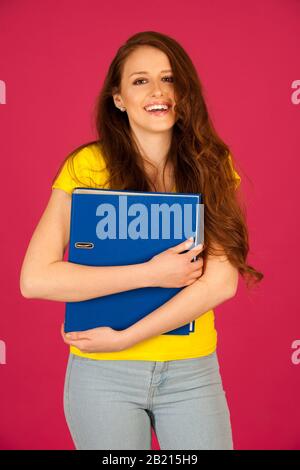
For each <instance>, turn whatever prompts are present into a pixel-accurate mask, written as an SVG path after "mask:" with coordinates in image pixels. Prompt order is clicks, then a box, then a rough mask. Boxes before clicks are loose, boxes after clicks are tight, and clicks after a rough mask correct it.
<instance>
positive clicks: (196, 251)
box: [185, 243, 203, 259]
mask: <svg viewBox="0 0 300 470" xmlns="http://www.w3.org/2000/svg"><path fill="white" fill-rule="evenodd" d="M202 250H203V243H200V244H199V245H196V246H194V248H192V249H191V250H189V251H188V252H187V253H185V256H186V257H187V258H188V259H192V258H194V257H195V256H197V255H198V254H199V253H200V252H201V251H202Z"/></svg>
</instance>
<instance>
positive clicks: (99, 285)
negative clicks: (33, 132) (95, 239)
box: [20, 189, 151, 302]
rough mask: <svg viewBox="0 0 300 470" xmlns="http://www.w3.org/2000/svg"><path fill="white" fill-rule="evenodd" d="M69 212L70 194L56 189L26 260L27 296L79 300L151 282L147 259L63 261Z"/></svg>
mask: <svg viewBox="0 0 300 470" xmlns="http://www.w3.org/2000/svg"><path fill="white" fill-rule="evenodd" d="M70 216H71V195H70V194H68V193H66V192H65V191H62V190H61V189H53V190H52V194H51V197H50V199H49V202H48V205H47V207H46V209H45V211H44V213H43V215H42V217H41V219H40V221H39V223H38V225H37V227H36V229H35V231H34V233H33V236H32V238H31V240H30V243H29V245H28V248H27V251H26V255H25V258H24V260H23V264H22V268H21V273H20V290H21V294H22V295H23V296H24V297H26V298H38V299H48V300H59V301H62V302H77V301H81V300H87V299H92V298H95V297H100V296H102V295H108V294H114V293H116V292H122V291H126V290H130V289H136V288H140V287H147V286H148V285H149V284H150V283H151V281H150V279H148V277H149V274H148V271H149V270H148V269H147V265H146V263H140V264H132V265H128V266H84V265H79V264H76V263H71V262H68V261H63V256H64V253H65V249H66V247H67V245H68V243H69V236H70Z"/></svg>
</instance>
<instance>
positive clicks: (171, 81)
mask: <svg viewBox="0 0 300 470" xmlns="http://www.w3.org/2000/svg"><path fill="white" fill-rule="evenodd" d="M163 78H168V79H171V80H170V83H173V82H174V77H173V76H172V75H170V76H168V77H163ZM144 80H147V79H146V78H139V79H137V80H135V81H134V82H133V85H137V84H138V82H142V81H144ZM168 81H169V80H168Z"/></svg>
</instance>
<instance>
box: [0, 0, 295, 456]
mask: <svg viewBox="0 0 300 470" xmlns="http://www.w3.org/2000/svg"><path fill="white" fill-rule="evenodd" d="M184 8H185V11H184V14H183V9H184ZM0 17H1V32H0V43H1V46H2V47H1V58H0V61H1V67H0V80H1V81H2V82H1V99H0V101H1V105H0V116H1V143H0V145H1V170H2V179H1V206H2V208H1V221H2V223H1V227H2V235H1V239H2V243H3V244H2V250H1V252H2V262H1V271H2V273H1V291H2V293H1V304H2V305H1V319H0V354H1V361H0V362H2V364H0V374H1V375H0V377H1V402H0V407H1V408H0V414H1V418H0V420H1V429H0V448H1V449H73V448H74V447H73V443H72V440H71V437H70V434H69V431H68V428H67V424H66V422H65V418H64V414H63V399H62V397H63V383H64V374H65V368H66V361H67V356H68V347H67V346H66V345H65V344H64V343H63V341H62V339H61V336H60V324H61V322H62V321H63V317H64V304H63V303H60V302H53V301H46V300H35V299H33V300H28V299H25V298H23V297H22V296H21V294H20V291H19V273H20V268H21V263H22V261H23V257H24V254H25V251H26V248H27V245H28V242H29V240H30V237H31V235H32V233H33V230H34V228H35V226H36V224H37V222H38V220H39V218H40V217H41V214H42V212H43V210H44V208H45V206H46V204H47V201H48V199H49V197H50V193H51V181H52V178H53V177H54V174H55V172H56V170H57V169H58V166H59V165H60V163H61V161H62V159H63V158H64V157H65V156H66V154H67V153H68V152H69V151H71V150H72V149H73V148H75V147H76V146H77V145H80V144H82V143H84V142H87V141H88V140H91V139H93V138H94V135H95V134H94V128H93V122H92V107H93V105H94V101H95V98H96V95H97V94H98V91H99V89H100V87H101V84H102V81H103V79H104V76H105V74H106V71H107V68H108V66H109V64H110V62H111V60H112V58H113V56H114V54H115V53H116V50H117V48H118V47H119V46H120V45H121V43H123V41H125V40H126V39H127V37H129V36H130V35H131V34H133V33H136V32H138V31H143V30H155V31H160V32H163V33H166V34H169V35H171V36H173V37H174V38H175V39H177V40H178V41H179V42H180V43H181V44H182V45H183V47H184V48H186V50H187V52H188V53H189V54H190V56H191V58H192V60H193V61H194V63H195V65H196V67H197V69H198V71H199V75H200V78H201V79H202V82H203V84H204V88H205V92H206V98H207V104H208V106H209V110H210V113H211V115H212V118H213V120H214V122H215V125H216V127H217V129H218V131H219V132H220V134H221V136H222V138H223V139H224V140H225V141H226V142H227V143H228V144H229V145H230V146H231V149H232V151H233V153H234V156H235V158H236V160H237V163H238V166H237V170H238V171H239V173H240V175H241V177H242V187H243V192H244V195H245V199H246V201H247V218H248V224H249V229H250V237H251V238H250V242H251V252H250V257H249V262H250V264H252V265H253V266H255V267H256V268H257V269H259V270H261V271H262V272H264V274H265V279H264V280H263V282H262V283H261V285H260V287H259V288H258V289H256V290H255V291H253V292H252V293H249V292H248V291H247V290H246V288H245V285H244V283H243V281H242V280H240V285H239V291H238V294H237V295H236V297H235V298H234V299H232V300H231V301H229V302H227V303H225V304H223V305H221V306H219V307H217V308H216V309H215V313H216V326H217V330H218V356H219V361H220V367H221V373H222V377H223V384H224V388H225V390H226V393H227V399H228V403H229V407H230V411H231V419H232V427H233V437H234V445H235V448H236V449H300V434H299V422H300V408H299V386H300V380H299V372H300V364H299V362H300V353H299V352H300V331H299V326H300V322H299V306H298V304H297V291H298V278H299V275H298V265H297V262H298V260H299V256H298V251H299V247H298V245H297V235H298V230H299V216H298V215H297V214H299V209H298V192H297V191H298V189H299V155H300V154H299V118H300V76H299V47H298V44H299V18H300V3H299V2H298V1H296V0H285V1H284V0H265V1H264V2H261V1H260V0H255V1H252V2H248V3H247V2H240V1H239V0H229V1H226V2H224V1H222V0H218V1H217V0H214V1H211V2H207V1H199V0H197V1H196V0H194V1H188V2H182V3H180V2H179V3H177V5H176V4H175V3H168V2H167V3H164V2H161V1H159V2H158V1H156V0H152V1H151V2H150V3H143V2H142V3H141V2H138V1H131V0H130V1H127V2H121V1H120V0H118V1H115V2H99V1H97V0H90V1H88V2H82V1H75V0H72V1H71V0H60V2H51V1H43V2H40V1H38V0H35V1H34V0H24V1H22V2H20V1H5V0H2V1H1V3H0ZM5 87H6V88H5ZM297 87H298V90H297ZM297 348H298V349H297ZM153 446H154V449H159V445H158V442H157V440H156V437H155V435H154V434H153Z"/></svg>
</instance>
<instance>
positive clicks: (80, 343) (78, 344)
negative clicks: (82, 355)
mask: <svg viewBox="0 0 300 470" xmlns="http://www.w3.org/2000/svg"><path fill="white" fill-rule="evenodd" d="M69 344H70V346H75V347H76V348H77V349H80V350H81V351H83V352H84V351H87V350H88V343H87V341H84V340H81V341H70V343H69Z"/></svg>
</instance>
